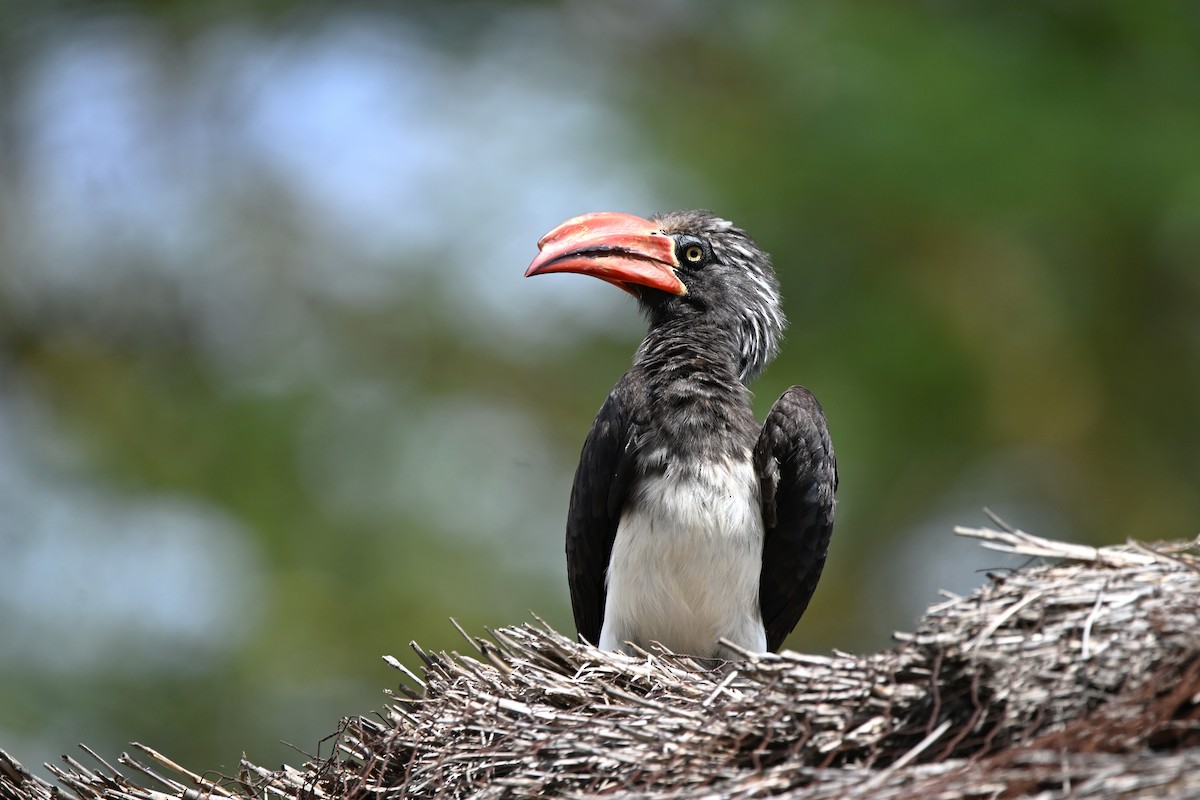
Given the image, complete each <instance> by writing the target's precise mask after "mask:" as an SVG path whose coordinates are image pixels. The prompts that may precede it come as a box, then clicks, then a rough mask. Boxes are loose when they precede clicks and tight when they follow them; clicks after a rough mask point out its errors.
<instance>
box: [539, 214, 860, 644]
mask: <svg viewBox="0 0 1200 800" xmlns="http://www.w3.org/2000/svg"><path fill="white" fill-rule="evenodd" d="M538 250H539V251H540V252H539V254H538V256H537V257H536V258H535V259H534V260H533V263H531V264H530V265H529V269H528V271H527V272H526V273H525V274H526V276H529V275H541V274H543V273H548V272H578V273H582V274H585V275H594V276H595V277H597V278H602V279H603V280H605V281H608V282H609V283H613V284H615V285H617V286H619V287H620V288H622V289H624V290H625V291H627V292H629V293H630V294H632V295H633V296H634V297H636V298H637V301H638V305H639V306H641V309H642V311H643V312H644V313H645V315H646V317H647V319H648V321H649V332H648V333H647V334H646V338H645V340H644V341H643V342H642V345H641V347H639V348H638V350H637V355H636V356H635V357H634V362H633V367H632V368H631V369H630V370H629V371H628V372H626V373H625V376H624V377H623V378H621V380H620V381H619V382H618V383H617V385H616V386H615V387H614V388H613V390H612V393H611V394H609V396H608V399H607V400H606V401H605V403H604V406H603V407H602V408H601V409H600V412H599V414H598V415H597V416H596V421H595V423H594V424H593V426H592V430H591V433H589V434H588V437H587V441H586V442H585V443H584V445H583V454H582V457H581V459H580V462H579V469H578V471H577V472H576V473H575V485H574V488H573V490H572V492H571V509H570V512H569V515H568V521H567V574H568V578H569V581H570V585H571V604H572V607H573V609H574V612H575V625H576V627H577V628H578V629H579V633H580V634H581V635H582V636H583V638H584V639H586V640H587V641H589V642H591V643H593V644H598V645H599V646H600V647H602V648H604V649H608V650H620V649H623V646H624V643H626V642H632V643H634V644H636V645H639V646H641V647H646V646H648V645H649V644H650V643H651V642H659V643H661V644H663V645H665V646H666V647H668V648H669V649H671V650H673V651H675V652H678V653H687V654H690V655H693V656H699V657H702V658H714V657H724V658H728V657H731V656H733V655H734V654H733V653H732V652H731V651H730V650H729V649H728V648H725V647H723V646H722V645H721V644H720V643H719V641H718V640H720V639H722V638H724V639H727V640H728V641H730V642H732V643H733V644H735V645H737V646H739V647H741V648H743V649H745V650H750V651H754V652H762V651H764V650H771V651H774V650H778V649H779V646H780V645H781V644H783V640H784V638H785V637H786V636H787V635H788V633H790V632H791V630H792V628H793V627H795V625H796V622H797V621H798V620H799V619H800V615H801V614H803V613H804V609H805V607H806V606H807V605H808V601H809V598H811V597H812V594H813V590H814V589H815V588H816V585H817V580H818V579H819V578H820V576H821V569H822V567H823V566H824V564H825V555H826V552H827V551H828V548H829V537H830V534H831V532H832V530H833V506H834V499H833V495H834V490H835V489H836V488H837V465H836V462H835V461H834V456H833V447H832V445H831V444H830V441H829V431H828V428H827V427H826V424H825V416H824V414H823V413H822V411H821V406H820V405H819V404H818V403H817V400H816V398H815V397H813V395H812V394H811V393H810V392H809V391H808V390H807V389H805V388H803V387H800V386H793V387H792V388H791V389H788V390H787V391H786V392H784V393H783V396H782V397H780V398H779V400H778V401H777V402H776V403H775V405H774V406H773V407H772V408H771V411H770V413H769V414H767V419H766V422H765V423H764V424H763V426H762V427H761V428H760V427H759V425H758V423H757V421H756V420H755V419H754V414H753V412H752V411H751V409H750V391H749V389H748V388H747V384H749V383H750V381H752V380H753V379H754V378H755V377H756V376H757V375H758V374H759V373H760V372H761V371H762V369H763V367H765V366H766V364H767V362H769V361H770V360H771V359H772V358H773V357H774V356H775V353H776V350H777V348H778V345H779V341H780V338H781V336H782V333H783V329H784V325H785V324H786V322H785V319H784V316H783V312H782V310H781V308H780V298H779V284H778V281H777V280H776V279H775V273H774V271H773V270H772V268H771V263H770V259H769V257H768V256H767V254H766V253H764V252H763V251H762V250H760V249H759V248H758V246H757V245H756V244H755V243H754V241H753V240H752V239H751V238H750V237H749V236H748V235H747V234H746V233H745V232H744V231H742V230H740V229H738V228H736V227H734V226H733V225H732V224H731V223H729V222H726V221H725V220H723V219H719V218H718V217H715V216H713V215H712V214H710V213H708V212H705V211H679V212H675V213H670V214H661V215H658V216H655V217H653V218H652V219H650V220H645V219H641V218H639V217H635V216H632V215H629V214H620V213H612V212H605V213H598V214H585V215H583V216H580V217H575V218H574V219H570V220H567V221H566V222H564V223H562V224H561V225H559V226H558V227H557V228H555V229H554V230H552V231H550V233H548V234H546V236H545V237H543V238H542V240H541V241H539V242H538Z"/></svg>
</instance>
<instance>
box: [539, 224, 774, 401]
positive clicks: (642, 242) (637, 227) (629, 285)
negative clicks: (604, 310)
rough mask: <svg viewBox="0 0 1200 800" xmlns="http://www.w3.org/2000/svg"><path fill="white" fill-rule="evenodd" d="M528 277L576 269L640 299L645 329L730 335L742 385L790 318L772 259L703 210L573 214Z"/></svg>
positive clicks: (543, 244) (542, 246) (546, 241)
mask: <svg viewBox="0 0 1200 800" xmlns="http://www.w3.org/2000/svg"><path fill="white" fill-rule="evenodd" d="M538 250H539V253H538V256H537V257H536V258H535V259H534V260H533V263H531V264H530V265H529V269H528V270H526V272H525V276H526V277H528V276H530V275H541V274H544V273H548V272H578V273H581V274H584V275H592V276H594V277H597V278H600V279H602V280H605V281H608V282H609V283H611V284H614V285H616V286H619V287H620V288H622V289H624V290H625V291H627V292H629V293H630V294H632V295H633V296H634V297H636V298H637V300H638V304H639V305H640V306H641V307H642V309H643V311H645V313H646V316H647V317H648V318H649V320H650V327H651V329H654V328H655V327H657V326H660V325H665V324H678V323H682V324H684V325H687V324H688V323H689V322H693V323H701V322H703V323H705V324H704V325H703V326H699V325H698V326H697V329H698V330H700V329H701V328H704V329H707V330H716V331H720V332H722V333H725V334H728V335H729V336H731V337H732V339H731V341H732V344H733V346H734V348H735V349H736V351H737V355H738V358H739V370H740V377H741V380H742V381H743V382H744V383H749V382H750V381H751V380H753V379H754V378H755V376H757V375H758V373H759V372H761V371H762V369H763V367H765V366H766V365H767V363H768V362H769V361H770V360H771V359H772V358H774V357H775V353H776V351H777V349H778V347H779V341H780V339H781V338H782V335H783V329H784V327H785V326H786V324H787V321H786V319H785V318H784V316H783V309H782V308H781V306H780V297H779V282H778V281H777V280H776V279H775V271H774V270H773V269H772V268H771V259H770V257H769V256H768V255H767V254H766V253H764V252H763V251H762V250H761V249H759V247H758V245H757V244H755V243H754V240H753V239H751V238H750V236H749V235H747V234H746V232H745V231H743V230H741V229H740V228H737V227H735V226H734V225H733V223H731V222H728V221H726V220H723V219H721V218H720V217H717V216H714V215H713V214H711V213H709V212H707V211H673V212H670V213H666V214H656V215H655V216H653V217H651V218H650V219H642V218H641V217H635V216H633V215H632V214H622V213H618V212H609V211H606V212H600V213H595V214H584V215H583V216H579V217H574V218H573V219H569V220H567V221H566V222H564V223H562V224H561V225H559V226H558V227H557V228H555V229H554V230H552V231H550V232H549V233H547V234H546V235H545V236H543V237H542V239H541V240H540V241H539V242H538Z"/></svg>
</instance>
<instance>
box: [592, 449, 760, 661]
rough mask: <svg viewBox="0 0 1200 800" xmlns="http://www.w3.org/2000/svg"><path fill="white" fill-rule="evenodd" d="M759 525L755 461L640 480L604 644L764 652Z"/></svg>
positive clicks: (611, 578) (615, 561)
mask: <svg viewBox="0 0 1200 800" xmlns="http://www.w3.org/2000/svg"><path fill="white" fill-rule="evenodd" d="M762 542H763V523H762V505H761V500H760V493H759V484H758V477H757V476H756V475H755V473H754V469H753V467H752V466H751V464H750V462H749V460H746V461H739V462H735V461H728V460H727V461H723V462H720V463H718V464H717V465H712V466H706V467H704V468H703V469H702V470H699V469H698V470H694V471H678V470H675V471H672V470H668V472H667V473H666V474H665V475H662V476H657V477H654V478H650V479H646V480H644V481H642V482H641V483H640V484H639V485H638V486H637V488H636V490H635V492H634V495H633V497H632V498H631V502H630V503H629V504H628V505H627V506H626V511H625V513H624V514H623V515H622V517H621V521H620V524H619V526H618V528H617V537H616V541H615V542H614V544H613V552H612V558H611V560H610V562H609V567H608V595H607V599H606V602H605V609H604V625H603V627H602V628H601V630H600V646H601V647H602V648H604V649H606V650H620V649H622V645H623V644H624V643H625V642H634V643H635V644H637V645H639V646H640V647H644V648H645V647H649V645H650V644H651V643H652V642H660V643H661V644H663V645H665V646H666V647H668V648H670V649H671V650H673V651H675V652H678V653H687V654H690V655H694V656H701V657H715V656H721V655H723V654H722V652H721V648H720V647H719V646H718V644H717V640H718V639H720V638H722V637H723V638H725V639H728V640H729V641H731V642H733V643H734V644H737V645H738V646H739V647H743V648H745V649H747V650H752V651H755V652H762V651H764V650H766V649H767V640H766V634H765V632H764V630H763V623H762V618H761V614H760V613H759V608H758V580H759V573H760V571H761V569H762Z"/></svg>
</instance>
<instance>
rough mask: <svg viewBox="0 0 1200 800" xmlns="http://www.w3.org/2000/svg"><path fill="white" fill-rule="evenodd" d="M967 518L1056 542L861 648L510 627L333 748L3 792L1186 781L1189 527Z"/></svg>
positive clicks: (1142, 788)
mask: <svg viewBox="0 0 1200 800" xmlns="http://www.w3.org/2000/svg"><path fill="white" fill-rule="evenodd" d="M959 533H962V534H964V535H969V536H974V537H977V538H980V539H982V540H983V541H984V546H986V547H992V548H994V549H998V550H1002V551H1005V552H1010V553H1018V554H1026V555H1029V556H1032V557H1035V558H1037V559H1054V560H1057V561H1060V563H1056V564H1048V563H1045V562H1043V561H1040V560H1039V562H1038V563H1036V564H1031V565H1030V566H1028V567H1026V568H1024V569H1021V570H1017V571H1015V572H1010V573H1005V574H999V575H994V576H992V577H991V580H990V582H989V583H988V585H986V586H984V587H983V588H981V589H979V590H978V591H976V592H975V593H973V594H971V595H970V596H968V597H961V598H959V597H955V598H952V599H948V600H947V601H946V602H943V603H941V604H939V605H937V606H935V607H933V608H931V609H929V611H928V612H927V614H926V616H925V617H924V618H923V620H922V621H921V624H920V626H919V627H918V629H917V630H916V632H914V633H912V634H905V635H900V636H898V638H899V639H900V644H899V645H897V646H896V647H894V648H892V649H890V650H888V651H885V652H882V653H878V654H874V655H868V656H851V655H845V654H835V655H832V656H811V655H801V654H797V653H784V654H781V655H778V656H776V655H767V656H751V657H749V658H748V659H747V660H746V661H745V662H742V663H739V664H737V665H736V666H735V667H734V668H733V671H726V672H720V671H716V672H713V671H706V670H704V669H702V668H700V667H698V666H697V665H695V664H693V663H691V662H690V661H689V660H688V659H686V658H684V657H680V656H674V655H671V654H663V653H659V654H653V655H652V654H646V655H644V656H643V657H640V658H633V657H627V656H621V655H615V654H609V653H603V652H600V651H598V650H596V649H594V648H591V647H587V646H584V645H580V644H577V643H576V642H574V641H572V640H570V639H567V638H565V637H563V636H561V635H559V634H557V633H555V632H553V631H551V630H547V629H545V628H544V627H537V626H524V627H520V628H505V629H502V630H498V631H495V632H494V633H492V635H491V637H490V638H489V639H476V638H473V637H468V641H469V642H470V643H471V645H472V647H473V648H474V652H473V653H472V654H470V655H458V654H439V655H432V654H427V653H424V652H423V651H421V650H420V648H417V652H418V653H419V654H420V655H421V657H422V659H423V660H424V662H425V669H424V671H423V672H424V674H423V676H417V675H414V674H412V673H409V672H408V671H407V670H405V669H404V668H403V666H401V665H400V664H399V663H398V662H393V663H395V665H396V666H397V668H398V669H400V670H402V671H403V672H404V673H405V675H404V683H403V684H402V685H401V688H400V691H399V692H398V693H397V694H396V695H395V696H394V697H393V699H392V702H391V703H390V704H389V705H388V706H387V708H386V709H385V710H384V712H382V713H381V714H380V715H379V716H378V717H375V718H355V719H349V720H346V721H344V722H343V724H342V726H341V728H340V730H339V732H338V735H337V738H336V740H335V741H336V745H335V748H334V753H333V755H332V756H330V757H329V758H327V759H324V760H320V761H314V762H311V763H308V764H305V765H303V766H302V767H300V768H290V767H285V768H284V769H283V770H282V771H272V770H267V769H263V768H261V767H258V766H255V765H253V764H250V763H248V762H244V763H243V764H242V769H241V773H240V774H239V775H238V776H237V777H236V778H226V779H219V780H218V779H215V778H212V777H211V776H210V777H201V776H198V775H194V774H192V773H190V772H188V771H187V770H186V769H184V768H183V767H181V766H179V765H177V764H174V763H173V762H171V761H170V760H169V759H167V758H165V757H164V756H162V755H160V754H158V753H156V752H154V751H153V750H151V749H149V748H146V747H141V746H139V747H138V750H139V751H140V752H139V755H138V756H137V757H136V758H134V757H130V756H122V758H121V759H119V761H120V763H121V764H122V766H123V768H124V774H122V773H121V772H118V770H117V769H116V768H114V767H113V766H112V765H110V764H108V763H106V762H105V761H103V760H102V759H101V758H100V757H99V756H97V755H96V754H94V753H92V752H91V751H87V752H88V756H89V760H91V761H94V762H95V764H93V765H91V766H85V765H83V764H81V763H79V762H77V761H74V760H70V759H68V760H67V761H66V763H65V764H64V765H63V766H59V767H54V768H51V769H52V772H53V779H54V781H56V783H57V786H55V785H53V784H52V783H50V782H48V781H44V780H42V779H39V778H36V777H33V776H32V775H31V774H30V773H29V772H27V771H26V770H25V769H24V768H23V767H21V766H20V765H19V764H16V763H15V762H13V761H12V760H11V759H8V758H7V757H6V756H4V755H3V754H0V800H51V798H53V797H56V796H57V797H61V796H62V795H61V793H62V792H65V793H66V794H67V795H68V796H70V795H74V796H76V797H79V798H84V799H88V800H90V799H94V800H168V799H169V798H185V797H186V798H199V797H204V796H214V797H217V798H231V799H236V800H241V798H262V799H263V800H275V799H278V800H307V799H309V798H312V799H313V800H326V799H328V800H368V798H379V799H380V800H391V799H392V798H395V799H396V800H399V798H401V797H487V798H491V797H508V796H529V795H544V796H565V797H577V796H585V795H592V794H598V793H600V794H614V795H618V796H631V795H632V796H639V797H672V798H677V797H682V798H710V797H711V798H748V797H759V796H776V795H778V796H784V797H812V798H853V797H870V798H900V797H920V798H922V799H923V800H933V799H934V798H962V797H968V798H984V797H987V798H992V797H1024V796H1037V797H1044V798H1053V797H1066V796H1071V797H1105V798H1107V797H1145V798H1163V797H1197V798H1200V558H1198V557H1197V555H1196V553H1195V551H1194V547H1195V544H1196V543H1191V544H1190V545H1158V546H1154V547H1149V546H1144V545H1139V544H1129V545H1125V546H1120V547H1108V548H1102V549H1096V548H1091V547H1084V546H1080V545H1072V544H1065V543H1062V542H1055V541H1049V540H1045V539H1040V538H1038V537H1034V536H1030V535H1028V534H1024V533H1021V532H1019V531H996V530H990V529H980V530H966V529H960V530H959ZM56 792H57V793H59V794H57V795H56Z"/></svg>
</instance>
